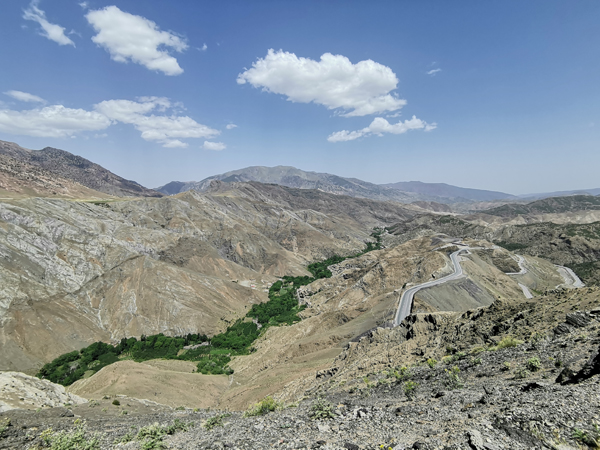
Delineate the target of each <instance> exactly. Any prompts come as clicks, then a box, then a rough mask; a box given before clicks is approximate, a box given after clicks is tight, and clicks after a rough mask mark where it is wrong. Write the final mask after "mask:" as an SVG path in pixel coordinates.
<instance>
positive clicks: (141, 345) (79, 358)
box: [37, 333, 208, 386]
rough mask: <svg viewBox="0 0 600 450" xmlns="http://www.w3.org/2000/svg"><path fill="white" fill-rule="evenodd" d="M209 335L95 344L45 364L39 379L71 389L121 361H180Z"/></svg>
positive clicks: (148, 338)
mask: <svg viewBox="0 0 600 450" xmlns="http://www.w3.org/2000/svg"><path fill="white" fill-rule="evenodd" d="M207 341H208V337H207V336H206V335H205V334H200V335H199V334H188V335H187V336H180V337H169V336H165V335H164V334H162V333H160V334H155V335H152V336H143V335H142V336H141V338H140V340H139V341H138V340H137V339H136V338H134V337H131V338H129V339H127V338H123V339H121V342H120V343H119V344H118V345H116V346H113V345H110V344H105V343H104V342H94V343H93V344H91V345H89V346H88V347H85V348H82V349H81V350H79V351H74V352H70V353H66V354H64V355H61V356H59V357H58V358H56V359H55V360H53V361H52V362H49V363H47V364H44V366H43V367H42V368H41V369H40V371H39V372H38V374H37V376H38V377H40V378H45V379H47V380H50V381H52V382H53V383H58V384H62V385H64V386H68V385H70V384H73V383H74V382H75V381H77V380H79V379H81V378H83V377H84V376H86V375H90V374H93V373H95V372H98V371H99V370H100V369H102V368H103V367H105V366H108V365H109V364H112V363H114V362H117V361H119V360H121V359H133V360H134V361H137V362H141V361H147V360H149V359H156V358H171V359H173V358H177V354H178V352H179V351H180V350H181V349H183V347H184V346H187V345H194V344H200V343H202V342H207Z"/></svg>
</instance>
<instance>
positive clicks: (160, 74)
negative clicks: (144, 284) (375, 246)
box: [0, 0, 600, 194]
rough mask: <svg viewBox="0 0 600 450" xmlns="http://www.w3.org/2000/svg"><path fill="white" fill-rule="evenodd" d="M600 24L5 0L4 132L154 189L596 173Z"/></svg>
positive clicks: (476, 183) (587, 18)
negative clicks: (277, 171) (284, 169)
mask: <svg viewBox="0 0 600 450" xmlns="http://www.w3.org/2000/svg"><path fill="white" fill-rule="evenodd" d="M598 23H600V2H597V1H585V0H583V1H577V2H573V1H551V0H543V1H527V2H522V1H516V0H515V1H486V2H481V1H456V2H448V1H369V2H367V1H327V2H325V1H314V2H311V1H302V2H299V1H298V2H296V1H281V0H274V1H252V2H249V1H219V2H203V1H192V0H188V1H171V2H166V1H159V0H146V1H143V2H140V1H131V0H129V1H104V0H88V1H87V2H82V1H81V0H80V1H71V0H41V1H34V2H31V1H20V0H3V1H2V4H1V5H0V60H1V61H3V64H2V69H1V70H0V139H1V140H8V141H13V142H17V143H18V144H20V145H22V146H24V147H27V148H32V149H40V148H43V147H46V146H52V147H57V148H62V149H65V150H68V151H70V152H72V153H75V154H78V155H81V156H84V157H86V158H88V159H90V160H92V161H94V162H97V163H99V164H101V165H103V166H104V167H106V168H108V169H110V170H112V171H113V172H115V173H117V174H119V175H121V176H123V177H125V178H128V179H133V180H136V181H138V182H140V183H142V184H144V185H145V186H149V187H156V186H159V185H162V184H165V183H167V182H169V181H172V180H180V181H190V180H200V179H203V178H205V177H207V176H210V175H213V174H217V173H222V172H225V171H228V170H233V169H238V168H242V167H246V166H250V165H267V166H274V165H291V166H295V167H298V168H301V169H304V170H312V171H319V172H329V173H334V174H337V175H341V176H347V177H356V178H360V179H363V180H367V181H370V182H374V183H389V182H395V181H410V180H420V181H426V182H446V183H449V184H454V185H458V186H464V187H475V188H481V189H493V190H501V191H505V192H509V193H513V194H523V193H529V192H545V191H554V190H567V189H584V188H592V187H600V177H599V176H598V169H599V168H600V145H599V142H600V107H599V105H600V102H599V100H600V82H599V81H600V27H598ZM270 50H271V51H270Z"/></svg>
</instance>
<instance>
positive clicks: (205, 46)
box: [199, 44, 208, 52]
mask: <svg viewBox="0 0 600 450" xmlns="http://www.w3.org/2000/svg"><path fill="white" fill-rule="evenodd" d="M199 50H200V51H203V52H205V51H206V50H208V45H206V44H204V45H203V46H202V48H200V49H199Z"/></svg>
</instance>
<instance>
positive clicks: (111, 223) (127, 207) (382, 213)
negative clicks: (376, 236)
mask: <svg viewBox="0 0 600 450" xmlns="http://www.w3.org/2000/svg"><path fill="white" fill-rule="evenodd" d="M412 214H414V213H413V212H412V211H411V210H409V209H405V208H403V207H402V206H401V205H399V204H394V203H382V202H375V201H371V200H366V199H355V198H350V197H338V196H334V195H331V194H326V193H323V192H319V191H310V190H294V189H290V188H284V187H280V186H268V185H261V184H259V183H253V184H239V185H234V186H223V185H219V184H218V183H217V185H216V186H213V189H212V190H211V192H207V193H204V194H200V193H196V192H188V193H184V194H180V195H179V196H176V197H168V198H156V199H152V198H146V199H131V200H127V199H122V200H115V201H95V202H73V201H67V200H59V199H44V198H31V199H23V200H13V201H6V202H3V203H0V225H1V226H0V253H1V254H2V255H3V258H1V259H0V270H1V273H2V285H1V286H0V323H1V325H2V326H1V327H0V341H1V342H2V345H1V346H0V363H1V366H0V369H1V370H25V371H33V370H34V369H36V368H38V367H39V366H40V364H41V363H42V362H46V361H49V360H51V359H53V358H54V357H56V356H58V355H60V354H63V353H66V352H68V351H71V350H74V349H79V348H81V347H83V346H86V345H89V344H90V343H92V342H94V341H98V340H102V341H111V340H115V339H120V338H122V337H129V336H140V335H141V334H156V333H160V332H162V333H165V334H169V335H181V334H186V333H196V332H201V333H205V334H208V335H212V334H214V333H217V332H220V331H223V329H224V328H226V327H227V325H228V324H229V323H231V322H232V321H233V320H234V319H236V318H239V317H241V316H243V315H244V314H245V312H246V310H247V309H248V308H249V307H250V306H251V305H252V304H253V303H257V302H263V301H265V300H266V292H265V290H266V287H267V286H268V285H269V284H270V283H272V282H273V281H274V280H275V279H276V278H275V277H278V276H282V275H304V274H307V272H306V268H305V267H306V265H307V264H308V263H310V262H313V261H319V260H322V259H325V258H327V257H329V256H331V255H332V254H334V253H338V254H348V253H353V252H356V251H357V250H359V249H362V248H363V247H364V245H365V244H364V241H366V240H369V239H370V237H369V235H370V233H371V231H372V228H373V227H375V226H384V225H388V224H391V223H394V222H397V221H399V220H404V219H406V218H407V217H410V216H411V215H412Z"/></svg>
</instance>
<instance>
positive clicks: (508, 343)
mask: <svg viewBox="0 0 600 450" xmlns="http://www.w3.org/2000/svg"><path fill="white" fill-rule="evenodd" d="M522 343H523V341H520V340H519V339H515V338H514V337H512V336H504V337H503V338H502V340H501V341H500V342H499V343H498V345H496V347H495V349H496V350H500V349H503V348H510V347H516V346H517V345H521V344H522Z"/></svg>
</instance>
